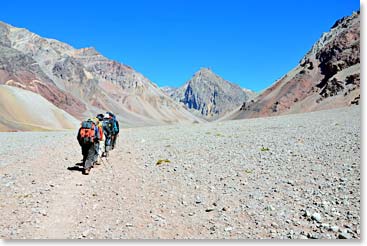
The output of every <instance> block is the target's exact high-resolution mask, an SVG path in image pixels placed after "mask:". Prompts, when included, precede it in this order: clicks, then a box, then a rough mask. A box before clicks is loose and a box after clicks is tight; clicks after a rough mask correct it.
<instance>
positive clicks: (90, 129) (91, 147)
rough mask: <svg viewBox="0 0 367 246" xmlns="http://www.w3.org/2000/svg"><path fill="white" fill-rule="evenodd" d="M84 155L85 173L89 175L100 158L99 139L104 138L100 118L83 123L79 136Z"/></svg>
mask: <svg viewBox="0 0 367 246" xmlns="http://www.w3.org/2000/svg"><path fill="white" fill-rule="evenodd" d="M77 139H78V142H79V145H80V146H81V148H82V155H83V167H84V169H83V174H85V175H88V174H89V172H90V170H91V168H92V167H93V165H94V163H95V162H96V161H97V158H98V148H99V141H101V140H102V139H103V135H102V129H101V127H99V120H98V118H93V119H88V120H86V121H83V122H82V123H81V126H80V128H79V131H78V136H77Z"/></svg>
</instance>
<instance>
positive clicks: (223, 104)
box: [171, 68, 249, 120]
mask: <svg viewBox="0 0 367 246" xmlns="http://www.w3.org/2000/svg"><path fill="white" fill-rule="evenodd" d="M171 97H172V98H174V99H175V100H176V101H177V102H180V103H182V104H184V105H185V106H186V107H187V108H188V109H189V110H190V112H192V113H193V114H195V115H196V116H198V117H202V118H204V119H206V120H215V119H217V118H219V117H220V116H222V115H224V114H225V113H227V112H230V111H232V110H233V109H235V108H236V107H238V106H239V105H241V104H242V103H243V102H244V101H246V100H247V99H248V98H249V95H248V94H247V93H246V92H245V91H244V90H243V89H242V88H240V87H239V86H238V85H235V84H233V83H230V82H228V81H226V80H224V79H223V78H221V77H220V76H218V75H216V74H215V73H213V72H212V71H211V70H210V69H208V68H202V69H200V70H199V71H198V72H196V73H195V74H194V76H193V77H192V78H191V79H190V80H189V81H188V82H187V83H186V84H185V85H183V86H182V87H180V88H178V89H177V90H175V91H173V93H171Z"/></svg>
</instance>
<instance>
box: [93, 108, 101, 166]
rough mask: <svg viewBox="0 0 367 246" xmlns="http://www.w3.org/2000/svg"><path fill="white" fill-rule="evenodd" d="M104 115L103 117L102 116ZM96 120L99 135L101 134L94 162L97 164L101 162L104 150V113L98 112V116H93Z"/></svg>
mask: <svg viewBox="0 0 367 246" xmlns="http://www.w3.org/2000/svg"><path fill="white" fill-rule="evenodd" d="M101 115H102V117H101ZM93 120H94V122H95V123H96V125H97V126H98V131H99V135H100V136H101V137H100V139H99V141H98V142H97V143H96V144H95V148H96V155H95V157H94V163H95V164H97V165H100V164H101V157H102V153H101V152H102V151H101V147H102V145H103V143H104V142H103V125H102V122H103V114H98V115H97V116H96V118H93Z"/></svg>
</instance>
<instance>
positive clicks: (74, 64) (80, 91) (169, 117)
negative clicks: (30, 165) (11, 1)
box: [0, 22, 202, 129]
mask: <svg viewBox="0 0 367 246" xmlns="http://www.w3.org/2000/svg"><path fill="white" fill-rule="evenodd" d="M0 84H5V85H9V86H13V87H18V88H20V89H25V90H29V91H32V92H34V93H36V94H39V95H41V96H42V97H44V98H45V99H46V100H47V101H49V102H50V103H51V104H53V105H55V106H56V107H58V108H60V109H62V110H64V111H65V112H67V113H68V114H70V115H72V116H73V117H74V118H76V119H78V121H80V120H81V119H83V118H88V117H92V116H95V115H96V114H97V113H100V112H102V113H103V112H106V111H112V112H114V113H116V115H118V116H119V120H120V121H121V125H122V126H123V127H129V126H146V125H160V124H169V123H185V122H186V123H190V122H202V120H200V119H199V118H197V117H195V116H193V115H192V114H190V113H189V112H188V111H187V110H186V109H185V108H184V107H183V106H182V105H179V104H178V103H176V102H174V101H173V100H172V99H171V98H170V97H169V96H167V95H165V94H164V93H163V92H162V91H161V90H160V89H159V88H158V87H157V86H156V85H155V84H153V83H152V82H151V81H150V80H148V79H147V78H145V77H144V76H143V75H142V74H140V73H138V72H136V71H135V70H134V69H132V68H131V67H129V66H127V65H123V64H120V63H118V62H116V61H112V60H109V59H107V58H106V57H104V56H102V55H101V54H100V53H98V52H97V51H96V50H95V49H94V48H84V49H74V48H73V47H71V46H69V45H67V44H65V43H62V42H59V41H57V40H53V39H47V38H42V37H40V36H38V35H36V34H34V33H32V32H29V31H28V30H26V29H23V28H16V27H12V26H10V25H8V24H6V23H3V22H0ZM2 103H6V102H2ZM28 103H29V104H30V105H32V101H31V100H30V101H29V102H28ZM5 106H6V105H1V107H5ZM2 117H3V115H0V118H2ZM4 117H5V116H4ZM19 120H24V119H19ZM13 121H17V119H13ZM25 123H26V122H25ZM53 127H55V128H58V125H55V126H52V125H49V126H48V127H47V128H50V129H52V128H53ZM9 129H12V127H11V126H9Z"/></svg>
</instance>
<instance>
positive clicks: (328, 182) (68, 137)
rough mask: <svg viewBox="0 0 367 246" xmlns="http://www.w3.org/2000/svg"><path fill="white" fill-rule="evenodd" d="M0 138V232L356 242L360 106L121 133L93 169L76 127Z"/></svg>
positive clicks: (17, 236) (12, 234)
mask: <svg viewBox="0 0 367 246" xmlns="http://www.w3.org/2000/svg"><path fill="white" fill-rule="evenodd" d="M0 138H1V140H2V141H1V147H0V156H1V160H0V211H1V216H0V238H2V239H25V238H27V239H36V238H68V239H76V238H81V239H120V238H123V239H126V238H129V239H160V238H162V239H163V238H164V239H223V238H226V239H260V238H267V239H270V238H276V239H307V238H314V239H337V238H347V239H351V238H361V233H360V225H361V220H360V214H361V213H360V209H361V208H360V204H361V202H360V187H361V186H360V177H361V174H360V163H361V158H360V157H361V150H360V146H361V108H360V106H353V107H348V108H342V109H337V110H330V111H320V112H314V113H308V114H299V115H291V116H281V117H273V118H261V119H250V120H239V121H227V122H219V123H218V122H217V123H207V124H191V125H171V126H160V127H146V128H135V129H125V130H123V131H122V132H121V137H120V138H119V140H118V146H117V149H115V150H113V152H112V153H111V156H110V157H109V159H108V160H106V159H104V160H103V163H102V165H100V166H96V167H95V168H93V169H92V171H91V174H90V175H89V176H85V175H82V174H81V172H79V171H78V170H74V171H72V170H68V167H73V166H75V164H77V163H78V162H80V160H81V154H80V149H79V146H78V143H77V141H76V132H43V133H37V132H27V133H0ZM157 164H158V165H157Z"/></svg>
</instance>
